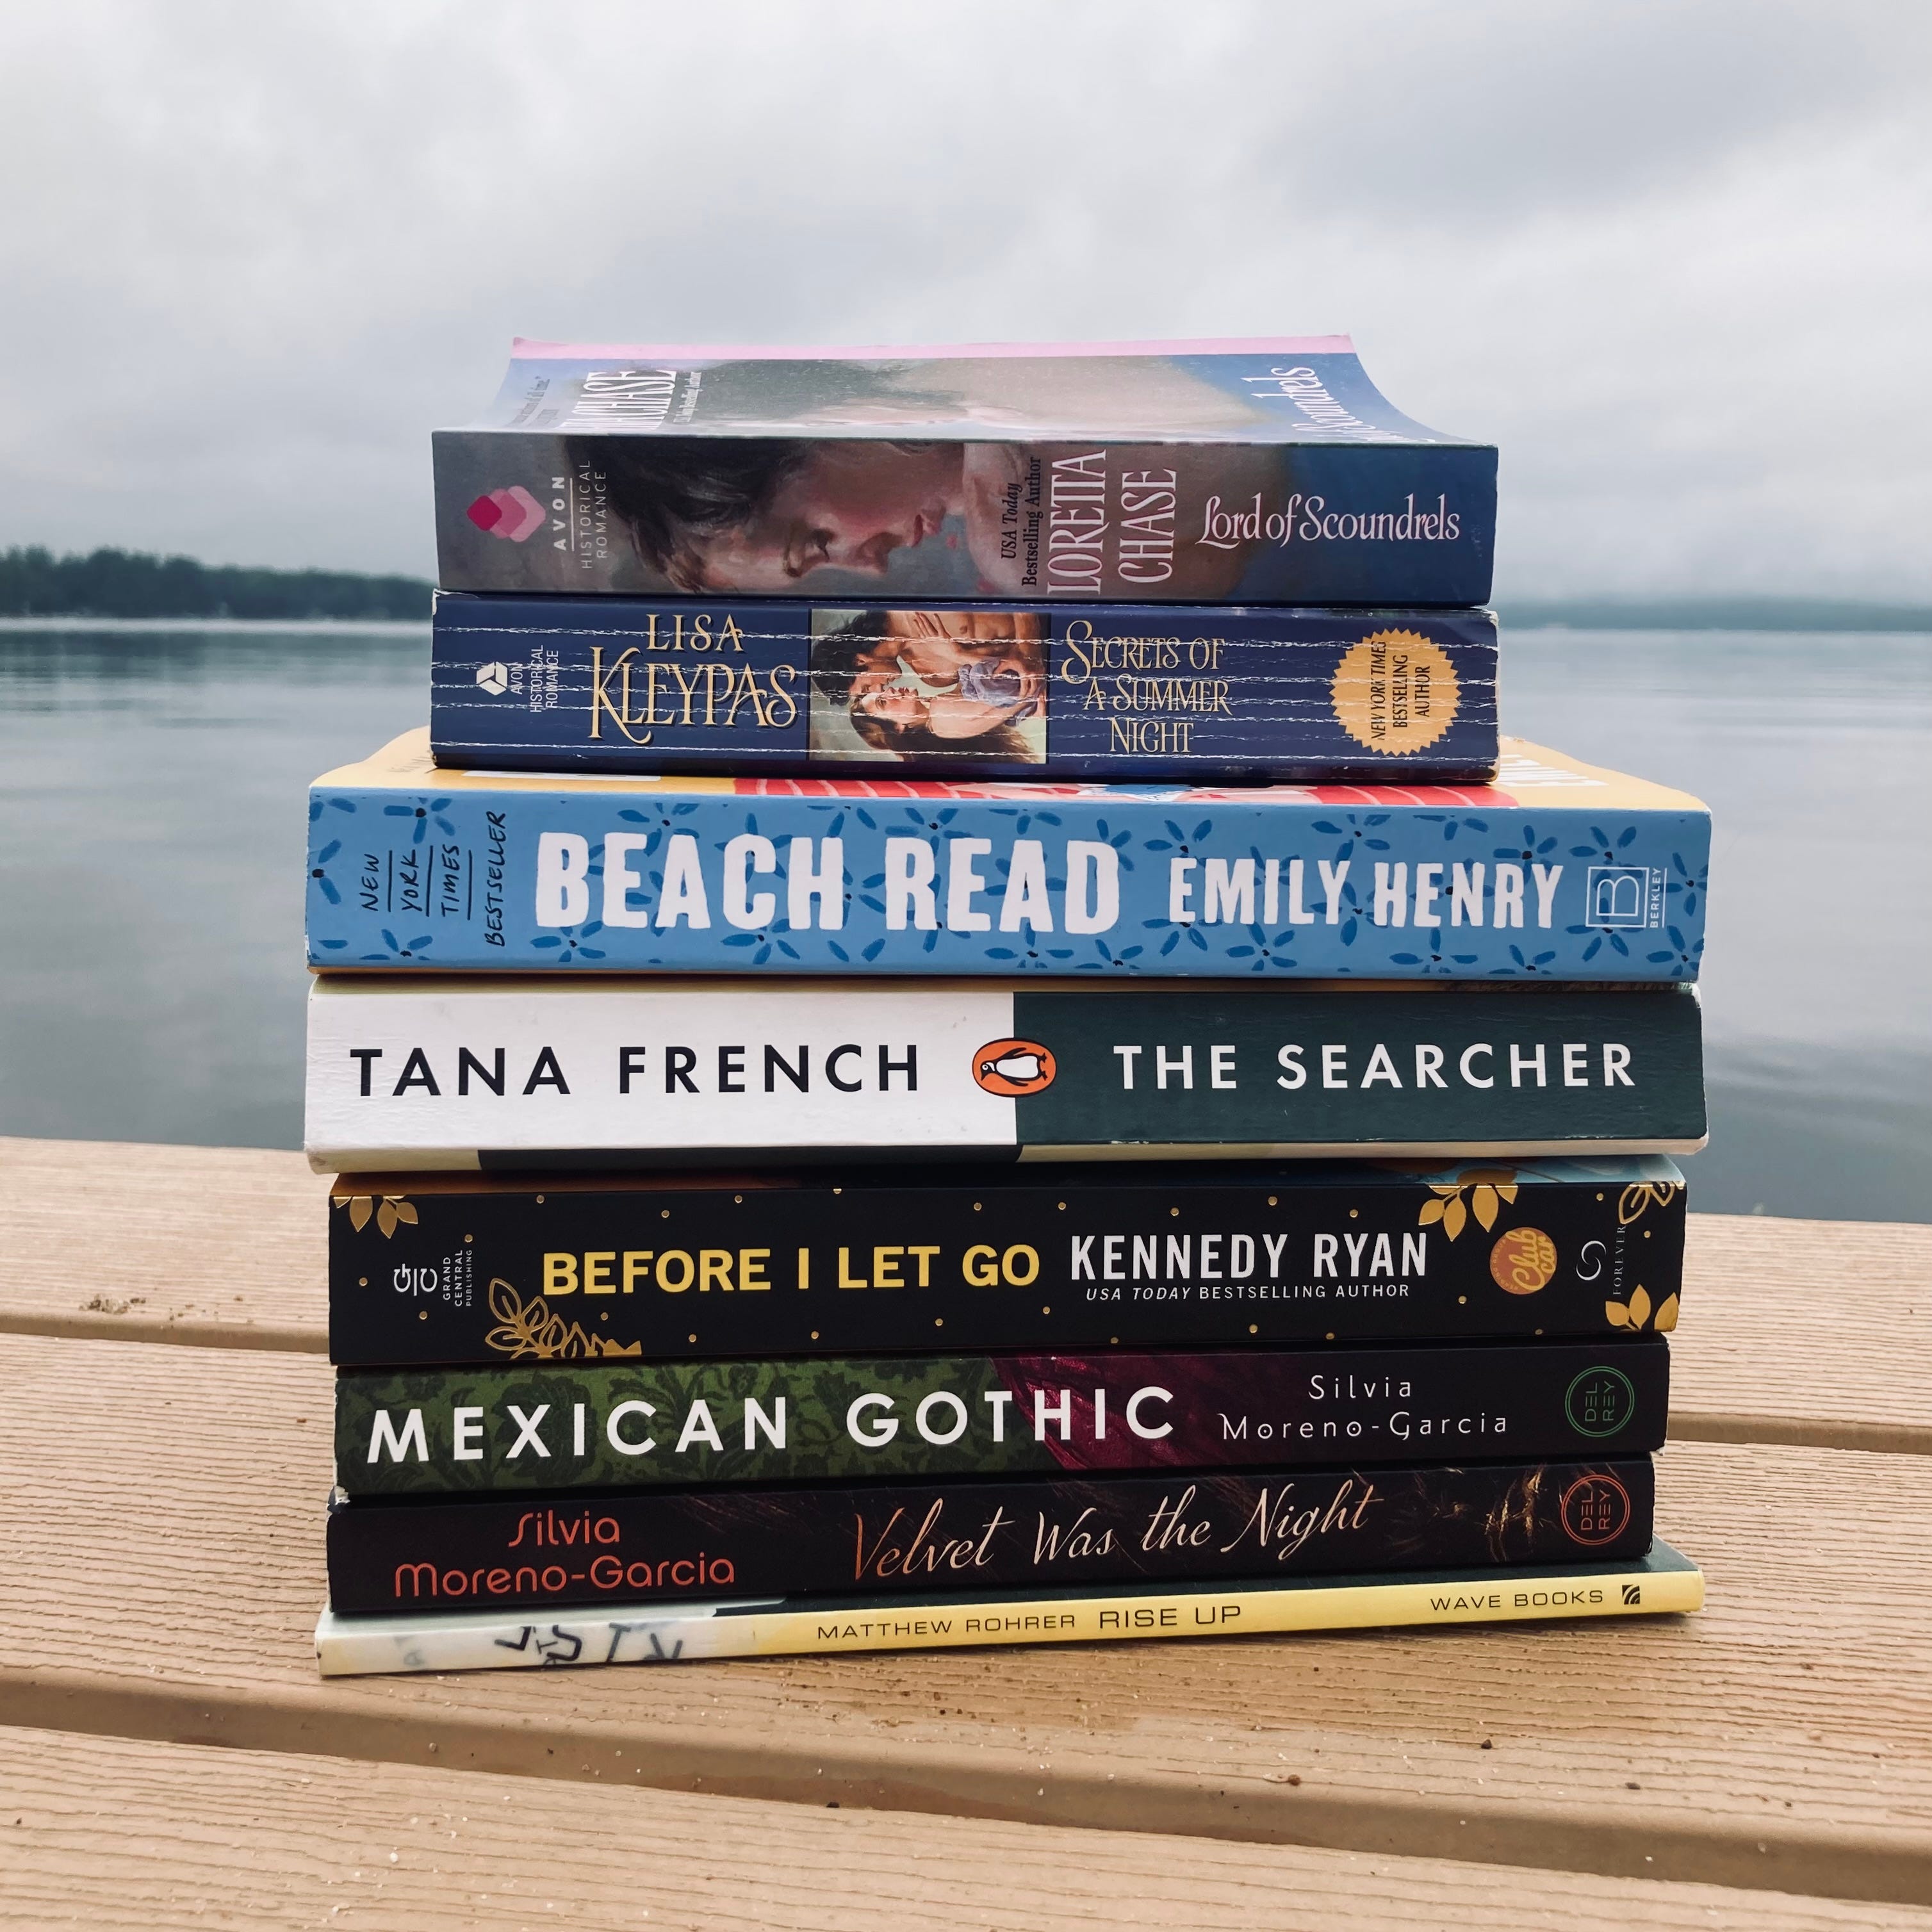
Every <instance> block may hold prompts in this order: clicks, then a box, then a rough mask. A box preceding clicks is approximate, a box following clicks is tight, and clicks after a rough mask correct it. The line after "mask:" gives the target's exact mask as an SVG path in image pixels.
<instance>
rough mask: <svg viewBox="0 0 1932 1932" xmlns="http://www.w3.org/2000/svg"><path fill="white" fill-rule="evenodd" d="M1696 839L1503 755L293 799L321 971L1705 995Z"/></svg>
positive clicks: (396, 758)
mask: <svg viewBox="0 0 1932 1932" xmlns="http://www.w3.org/2000/svg"><path fill="white" fill-rule="evenodd" d="M1710 842H1711V820H1710V814H1709V811H1707V810H1706V808H1705V807H1704V806H1703V805H1701V804H1700V803H1699V802H1698V801H1697V799H1694V798H1691V797H1689V796H1687V795H1686V794H1685V793H1682V792H1679V791H1673V790H1668V789H1667V788H1666V787H1664V786H1662V785H1655V784H1649V782H1647V781H1645V780H1643V779H1641V778H1626V777H1624V776H1622V775H1619V774H1618V773H1616V772H1607V771H1602V770H1600V769H1597V768H1596V767H1595V766H1590V765H1585V764H1582V763H1578V762H1577V760H1574V759H1571V758H1568V757H1565V756H1564V755H1563V754H1561V753H1559V752H1556V751H1547V750H1545V749H1544V748H1542V747H1541V746H1539V745H1530V744H1526V743H1525V742H1523V740H1522V739H1505V740H1504V741H1503V750H1502V769H1501V771H1500V772H1499V776H1498V778H1497V779H1496V782H1494V783H1493V784H1474V785H1448V784H1413V785H1395V784H1375V785H1343V784H1319V785H1314V784H1311V785H1268V786H1240V787H1226V788H1214V787H1207V786H1196V787H1180V786H1156V785H1129V784H1084V783H1072V782H1068V783H1056V782H1054V781H1051V780H1047V781H1035V782H1034V783H1031V784H1028V783H1025V782H1018V783H1014V782H1002V781H998V780H995V779H988V780H983V781H952V782H945V781H935V780H915V779H907V778H884V777H876V778H874V777H866V778H861V777H859V776H857V775H850V776H847V777H841V778H778V777H768V778H758V777H750V778H705V777H682V778H658V777H653V776H652V775H649V774H643V773H640V774H635V775H628V776H624V777H598V776H595V775H584V774H579V775H565V774H562V773H546V774H538V773H537V772H486V771H451V770H445V769H438V768H437V766H436V765H435V764H434V763H432V762H431V757H430V748H429V743H428V734H427V733H425V732H423V731H421V730H419V731H415V732H411V733H405V734H404V736H401V737H400V738H398V739H395V741H394V742H392V743H391V744H389V745H387V746H386V747H385V748H384V749H383V751H380V752H379V753H377V755H376V756H375V757H372V758H370V759H368V760H365V761H364V762H363V763H361V764H359V765H351V766H346V767H344V769H341V770H338V771H333V772H329V773H327V774H326V775H324V776H323V777H322V778H318V779H317V781H315V783H314V785H313V786H311V788H310V792H309V848H308V953H309V963H310V964H311V965H312V966H317V967H325V968H330V969H332V970H335V971H343V970H347V969H354V968H371V967H377V968H385V969H387V970H390V971H404V972H412V973H419V972H434V971H438V970H439V969H440V970H443V971H470V970H475V969H477V968H482V969H486V970H487V971H505V970H508V971H520V972H544V973H550V974H568V976H570V977H572V978H575V977H581V976H582V975H583V974H586V973H590V974H597V973H622V972H670V973H676V972H686V973H743V972H746V971H751V969H753V968H763V967H769V968H771V970H772V971H775V972H788V973H825V974H838V975H849V974H854V973H882V974H883V973H900V974H926V973H933V974H1016V973H1019V974H1040V975H1043V976H1050V977H1074V976H1081V977H1096V978H1099V977H1107V978H1121V977H1147V978H1160V979H1167V978H1193V977H1202V978H1230V977H1261V978H1267V979H1274V978H1278V977H1310V978H1337V979H1341V978H1349V977H1358V976H1359V977H1364V978H1380V979H1418V980H1421V979H1431V978H1441V977H1452V978H1459V979H1472V980H1473V979H1486V978H1492V977H1495V978H1503V979H1512V978H1521V979H1526V980H1529V979H1546V978H1553V979H1569V980H1693V979H1695V978H1696V977H1697V968H1698V962H1699V961H1700V959H1701V957H1702V956H1703V945H1704V918H1705V901H1706V878H1707V875H1708V874H1709V867H1710Z"/></svg>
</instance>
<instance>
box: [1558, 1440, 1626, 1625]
mask: <svg viewBox="0 0 1932 1932" xmlns="http://www.w3.org/2000/svg"><path fill="white" fill-rule="evenodd" d="M1559 1508H1561V1510H1562V1517H1563V1528H1564V1532H1565V1534H1566V1535H1568V1537H1569V1538H1570V1540H1571V1541H1572V1542H1573V1543H1582V1544H1593V1543H1613V1542H1615V1541H1616V1539H1617V1538H1619V1537H1620V1536H1621V1535H1622V1534H1623V1533H1624V1527H1625V1525H1626V1524H1627V1523H1628V1522H1629V1521H1630V1518H1631V1499H1630V1492H1629V1490H1627V1489H1625V1487H1624V1486H1623V1484H1621V1483H1620V1482H1619V1481H1617V1479H1616V1477H1614V1476H1613V1475H1610V1472H1608V1471H1607V1470H1605V1471H1602V1472H1598V1473H1596V1474H1593V1475H1588V1476H1579V1477H1578V1478H1577V1480H1576V1481H1574V1483H1572V1484H1571V1485H1570V1487H1568V1489H1567V1490H1565V1491H1564V1492H1563V1500H1562V1503H1561V1504H1560V1505H1559ZM1624 1601H1625V1602H1626V1603H1630V1602H1632V1601H1635V1600H1634V1599H1633V1598H1630V1597H1628V1596H1626V1597H1625V1599H1624Z"/></svg>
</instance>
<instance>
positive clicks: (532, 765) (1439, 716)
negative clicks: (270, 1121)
mask: <svg viewBox="0 0 1932 1932" xmlns="http://www.w3.org/2000/svg"><path fill="white" fill-rule="evenodd" d="M430 745H431V750H432V751H433V752H434V754H435V757H436V761H437V763H438V764H439V765H450V766H493V767H496V768H499V769H514V770H525V771H554V770H566V771H600V772H649V773H664V772H726V773H729V774H730V775H734V776H737V775H743V776H749V775H752V774H754V773H758V772H777V773H781V774H787V773H789V774H794V775H795V774H798V773H801V772H828V771H830V772H835V771H837V770H839V769H849V770H853V771H858V772H871V773H874V774H877V775H882V776H886V777H889V776H892V775H894V774H895V773H896V774H898V775H903V776H909V777H916V776H919V775H932V776H937V777H940V778H970V777H974V776H981V777H993V778H998V777H1016V778H1040V777H1045V778H1094V779H1109V780H1112V779H1139V778H1149V779H1156V780H1162V781H1170V782H1172V781H1182V782H1189V781H1192V782H1195V783H1205V784H1217V783H1226V782H1239V781H1244V780H1265V779H1274V780H1288V779H1312V780H1318V781H1334V780H1340V779H1363V780H1367V781H1376V780H1379V779H1384V778H1386V779H1391V780H1393V781H1394V782H1396V783H1397V784H1412V783H1415V782H1418V781H1421V782H1424V783H1426V782H1427V781H1430V780H1432V779H1433V780H1438V781H1468V782H1471V783H1482V782H1484V781H1487V780H1489V779H1490V778H1493V777H1494V776H1495V775H1496V755H1497V739H1496V619H1495V618H1494V617H1493V616H1491V615H1490V613H1489V612H1487V611H1486V610H1452V611H1443V612H1439V613H1432V612H1430V611H1427V610H1356V611H1349V610H1296V609H1283V608H1276V607H1247V608H1241V607H1214V606H1208V607H1203V606H1200V605H1187V604H1139V605H1136V604H1089V605H1086V606H1084V607H1079V608H1062V609H1055V608H1053V607H1051V606H1044V605H1040V606H1033V607H1028V606H1024V605H1012V604H1007V605H1000V604H976V605H953V606H950V607H926V608H923V609H917V610H907V609H895V608H893V607H891V606H889V605H886V604H877V603H873V604H861V605H856V606H841V605H838V604H795V603H789V602H779V601H773V602H770V603H766V604H751V603H738V604H718V603H711V602H700V601H692V600H690V599H675V598H673V599H660V600H658V601H652V602H649V603H646V602H641V601H637V600H636V599H634V598H616V597H466V596H460V595H450V594H449V593H448V592H443V593H441V594H440V595H438V597H437V600H436V619H435V625H434V643H433V646H432V652H431V666H430Z"/></svg>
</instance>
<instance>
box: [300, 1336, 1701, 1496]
mask: <svg viewBox="0 0 1932 1932" xmlns="http://www.w3.org/2000/svg"><path fill="white" fill-rule="evenodd" d="M933 1340H935V1342H940V1341H943V1340H944V1332H943V1331H939V1330H937V1329H935V1331H934V1335H933ZM1669 1389H1670V1355H1669V1345H1668V1344H1667V1343H1666V1342H1665V1341H1664V1339H1663V1338H1662V1337H1661V1336H1646V1337H1641V1338H1635V1337H1633V1338H1631V1339H1629V1340H1619V1341H1615V1342H1610V1343H1604V1342H1589V1343H1580V1342H1535V1341H1532V1342H1493V1343H1481V1344H1476V1345H1466V1344H1462V1343H1433V1344H1425V1345H1424V1346H1421V1347H1419V1348H1417V1347H1409V1348H1403V1347H1390V1346H1383V1347H1382V1348H1379V1349H1340V1348H1327V1347H1322V1348H1315V1349H1302V1350H1296V1349H1241V1350H1207V1351H1200V1352H1172V1353H1167V1354H1162V1355H1140V1354H1136V1353H1134V1352H1132V1351H1129V1350H1119V1351H1112V1352H1106V1353H1102V1354H1094V1355H1015V1354H1004V1353H1003V1354H1000V1355H965V1356H962V1355H910V1356H886V1357H883V1358H859V1359H856V1360H838V1359H835V1358H826V1357H814V1358H807V1359H805V1360H804V1361H742V1362H710V1361H702V1362H657V1363H643V1362H619V1361H601V1362H566V1363H557V1364H544V1363H534V1364H502V1365H496V1366H492V1367H487V1368H462V1369H408V1370H392V1369H343V1370H339V1371H338V1373H337V1376H336V1383H335V1480H336V1481H337V1483H338V1485H340V1487H341V1488H342V1489H343V1490H344V1491H345V1492H346V1493H347V1494H348V1495H350V1496H416V1495H437V1494H447V1493H459V1494H472V1493H489V1492H492V1491H515V1490H548V1491H562V1490H572V1489H584V1490H616V1489H629V1488H652V1489H655V1488H661V1487H670V1486H687V1485H689V1484H697V1483H702V1484H751V1483H821V1482H862V1481H868V1480H878V1481H883V1480H885V1479H886V1478H895V1479H897V1480H901V1481H904V1480H914V1481H924V1480H926V1479H928V1478H937V1477H944V1476H985V1475H1055V1474H1059V1473H1061V1472H1067V1471H1100V1470H1122V1471H1132V1470H1146V1469H1197V1470H1213V1469H1241V1468H1252V1467H1253V1466H1257V1465H1261V1466H1268V1465H1274V1466H1281V1467H1290V1468H1294V1467H1307V1466H1311V1465H1319V1464H1321V1463H1334V1462H1337V1461H1340V1460H1348V1461H1350V1462H1352V1463H1357V1462H1358V1463H1362V1464H1363V1465H1364V1466H1370V1465H1373V1464H1376V1463H1400V1462H1405V1461H1409V1460H1414V1459H1415V1458H1416V1457H1419V1456H1428V1455H1440V1456H1445V1457H1455V1458H1457V1459H1458V1460H1460V1459H1462V1458H1464V1457H1471V1456H1476V1457H1517V1458H1518V1459H1519V1460H1520V1459H1523V1458H1528V1457H1546V1456H1561V1455H1577V1454H1604V1453H1607V1452H1609V1451H1613V1450H1614V1451H1619V1452H1622V1451H1637V1450H1651V1449H1655V1448H1659V1447H1661V1445H1662V1443H1663V1441H1664V1412H1665V1408H1666V1404H1667V1398H1668V1395H1669Z"/></svg>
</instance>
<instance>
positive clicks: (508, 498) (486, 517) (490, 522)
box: [467, 483, 544, 543]
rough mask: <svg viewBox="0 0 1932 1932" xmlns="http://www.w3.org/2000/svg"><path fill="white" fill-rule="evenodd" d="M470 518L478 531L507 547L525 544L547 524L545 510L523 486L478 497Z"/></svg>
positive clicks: (470, 509) (469, 513)
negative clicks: (501, 541) (485, 532)
mask: <svg viewBox="0 0 1932 1932" xmlns="http://www.w3.org/2000/svg"><path fill="white" fill-rule="evenodd" d="M467 514H468V515H469V520H470V521H471V522H472V523H474V524H475V526H476V527H477V528H478V529H479V530H487V531H488V532H489V533H490V535H492V536H493V537H501V538H503V540H504V541H505V542H506V543H526V542H527V541H529V539H530V538H532V537H533V536H535V535H536V533H537V532H538V530H540V529H542V528H543V524H544V506H543V505H541V503H539V502H538V501H537V499H535V497H534V496H532V495H531V494H530V493H529V491H528V490H526V489H525V488H524V487H523V485H522V484H520V483H512V484H511V485H510V486H509V487H508V489H505V490H490V491H489V492H488V493H487V494H486V495H484V496H478V498H477V499H476V500H475V502H473V503H472V504H471V505H470V506H469V511H468V513H467Z"/></svg>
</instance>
